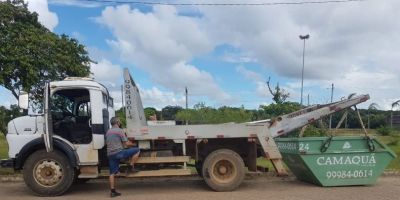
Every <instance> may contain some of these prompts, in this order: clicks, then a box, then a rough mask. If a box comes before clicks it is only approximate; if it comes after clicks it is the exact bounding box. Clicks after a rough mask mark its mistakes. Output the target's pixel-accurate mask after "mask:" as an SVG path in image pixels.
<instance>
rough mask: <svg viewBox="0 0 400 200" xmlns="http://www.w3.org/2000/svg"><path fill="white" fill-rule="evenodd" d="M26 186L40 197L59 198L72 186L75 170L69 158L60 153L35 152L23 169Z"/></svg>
mask: <svg viewBox="0 0 400 200" xmlns="http://www.w3.org/2000/svg"><path fill="white" fill-rule="evenodd" d="M23 177H24V181H25V184H26V185H27V186H28V187H29V188H30V189H31V190H32V191H33V192H34V193H36V194H37V195H39V196H59V195H62V194H63V193H65V192H66V191H67V190H68V189H69V188H70V187H71V185H72V183H73V181H74V177H75V170H74V168H73V166H72V165H71V164H70V162H69V160H68V158H67V157H66V156H65V155H64V154H62V153H61V152H59V151H52V152H46V151H45V150H39V151H36V152H34V153H33V154H32V155H30V156H29V157H28V159H27V160H26V161H25V164H24V168H23Z"/></svg>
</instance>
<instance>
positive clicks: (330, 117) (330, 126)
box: [329, 83, 335, 129]
mask: <svg viewBox="0 0 400 200" xmlns="http://www.w3.org/2000/svg"><path fill="white" fill-rule="evenodd" d="M334 88H335V86H334V85H333V83H332V87H331V103H332V102H333V89H334ZM329 129H332V114H331V115H329Z"/></svg>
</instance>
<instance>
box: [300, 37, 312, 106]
mask: <svg viewBox="0 0 400 200" xmlns="http://www.w3.org/2000/svg"><path fill="white" fill-rule="evenodd" d="M299 38H300V40H303V41H304V43H303V68H302V70H301V99H300V105H303V81H304V54H305V52H306V40H307V39H308V38H310V35H309V34H307V35H299Z"/></svg>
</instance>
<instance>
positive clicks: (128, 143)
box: [120, 132, 136, 148]
mask: <svg viewBox="0 0 400 200" xmlns="http://www.w3.org/2000/svg"><path fill="white" fill-rule="evenodd" d="M120 136H121V141H122V145H123V146H124V148H128V147H133V146H136V144H135V143H133V142H131V141H130V140H128V138H127V137H126V135H125V133H124V132H122V133H121V135H120Z"/></svg>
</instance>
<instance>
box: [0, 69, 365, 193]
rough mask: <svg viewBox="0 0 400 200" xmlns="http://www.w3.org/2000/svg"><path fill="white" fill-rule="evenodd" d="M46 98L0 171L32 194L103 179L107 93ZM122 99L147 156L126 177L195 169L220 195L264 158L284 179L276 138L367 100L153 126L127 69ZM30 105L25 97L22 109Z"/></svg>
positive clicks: (97, 88)
mask: <svg viewBox="0 0 400 200" xmlns="http://www.w3.org/2000/svg"><path fill="white" fill-rule="evenodd" d="M44 91H45V92H44V93H45V94H44V104H43V105H44V114H43V115H37V116H24V117H20V118H16V119H14V120H12V121H11V122H10V123H9V124H8V133H7V136H6V138H7V141H8V144H9V147H10V149H9V159H7V160H2V162H1V164H2V166H8V167H13V168H14V169H15V170H22V173H23V176H24V181H25V183H26V185H27V186H28V187H29V188H30V189H31V190H32V191H33V192H34V193H36V194H38V195H41V196H56V195H61V194H63V193H65V192H66V191H67V190H68V189H69V188H70V186H71V185H72V184H73V182H76V181H82V180H88V179H92V178H98V177H100V176H101V174H100V171H101V169H104V168H106V167H107V164H108V163H107V157H106V153H105V148H106V147H105V141H104V134H105V132H106V131H107V130H108V129H109V126H110V125H109V120H110V119H111V117H113V116H115V112H114V108H113V99H112V98H111V97H110V95H109V93H108V90H107V88H106V87H104V86H103V85H101V84H100V83H98V82H96V81H95V80H93V79H88V78H67V79H65V80H63V81H57V82H50V83H47V84H46V85H45V88H44ZM124 96H125V112H126V122H127V128H126V135H127V137H128V139H129V140H133V141H135V142H136V143H137V145H138V147H139V148H140V149H141V157H140V159H139V160H138V162H137V165H135V167H136V166H137V167H139V168H140V172H138V173H133V174H130V175H128V176H127V177H130V178H135V177H157V176H185V175H191V174H192V173H191V170H190V169H189V168H188V166H187V165H188V164H189V163H193V162H194V163H195V164H194V165H195V168H196V170H197V172H198V174H199V175H200V176H201V177H203V179H204V180H205V182H206V184H207V185H208V186H209V187H210V188H212V189H213V190H215V191H232V190H234V189H236V188H237V187H238V186H239V185H240V184H241V183H242V181H243V179H244V176H245V173H246V172H247V171H249V172H256V171H257V163H256V161H257V157H259V156H264V157H266V158H267V159H270V160H271V162H272V164H273V166H274V168H275V170H276V172H277V174H278V175H286V174H287V171H286V169H285V168H284V166H283V162H282V156H281V154H280V152H279V149H278V148H277V145H276V144H275V141H274V138H275V137H277V136H280V135H284V134H287V133H289V132H290V131H292V130H295V129H297V128H301V127H303V126H305V125H307V124H309V123H312V122H313V121H315V120H318V119H320V118H321V117H324V116H326V115H329V114H332V113H335V112H338V111H340V110H343V109H345V108H349V107H351V106H354V105H356V104H359V103H362V102H365V101H367V100H368V99H369V96H368V95H360V96H357V97H354V98H351V99H346V100H342V101H339V102H335V103H330V104H326V105H315V106H310V107H307V108H304V109H301V110H299V111H296V112H293V113H290V114H286V115H283V116H279V117H277V118H274V119H271V120H262V121H255V122H247V123H239V124H230V123H229V124H216V125H163V126H149V125H148V124H147V121H146V118H145V115H144V110H143V105H142V100H141V97H140V93H139V89H138V87H137V85H136V84H135V82H134V80H133V79H132V76H131V75H130V74H129V71H128V69H124ZM60 98H66V101H68V104H67V105H68V107H65V106H64V107H63V105H61V106H59V107H57V104H56V102H59V101H55V99H60ZM26 99H27V98H26V96H25V95H21V96H20V105H24V104H26V103H24V101H26ZM22 107H24V106H22ZM122 174H123V173H122Z"/></svg>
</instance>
